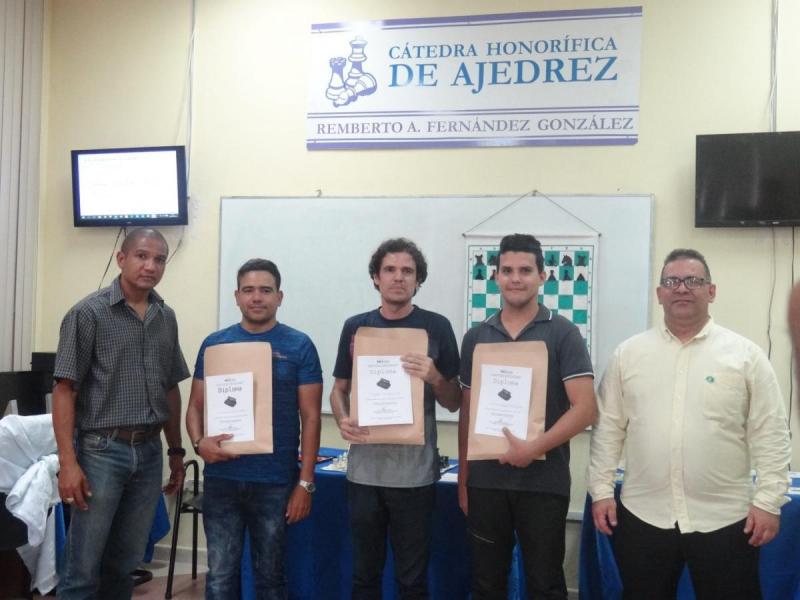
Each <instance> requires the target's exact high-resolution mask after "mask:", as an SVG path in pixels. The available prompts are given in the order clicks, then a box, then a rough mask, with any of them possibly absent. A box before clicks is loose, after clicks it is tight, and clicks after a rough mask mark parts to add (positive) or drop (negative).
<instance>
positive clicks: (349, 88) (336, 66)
mask: <svg viewBox="0 0 800 600" xmlns="http://www.w3.org/2000/svg"><path fill="white" fill-rule="evenodd" d="M366 45H367V40H365V39H364V38H362V37H361V36H358V37H356V38H355V39H353V40H351V41H350V56H349V57H348V59H349V61H350V70H349V71H348V72H347V79H343V78H344V67H345V65H346V61H345V59H344V58H342V57H338V56H337V57H334V58H331V60H330V66H331V79H330V82H329V83H328V89H327V90H326V91H325V97H326V98H328V99H329V100H332V101H333V105H334V106H335V107H337V108H338V107H340V106H346V105H348V104H350V103H351V102H355V101H356V100H358V97H359V96H369V95H370V94H372V93H373V92H374V91H375V90H376V89H378V82H377V80H376V79H375V77H373V76H372V74H371V73H367V72H366V71H364V62H365V61H366V60H367V55H366V54H365V53H364V47H365V46H366ZM340 82H341V83H342V85H341V86H340V85H339V83H340Z"/></svg>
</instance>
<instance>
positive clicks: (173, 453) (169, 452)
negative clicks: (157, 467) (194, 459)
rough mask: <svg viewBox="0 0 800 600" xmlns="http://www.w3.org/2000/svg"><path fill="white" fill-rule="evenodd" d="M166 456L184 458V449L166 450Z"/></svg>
mask: <svg viewBox="0 0 800 600" xmlns="http://www.w3.org/2000/svg"><path fill="white" fill-rule="evenodd" d="M167 456H186V449H185V448H181V447H180V446H176V447H175V448H170V449H169V450H167Z"/></svg>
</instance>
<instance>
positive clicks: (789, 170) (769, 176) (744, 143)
mask: <svg viewBox="0 0 800 600" xmlns="http://www.w3.org/2000/svg"><path fill="white" fill-rule="evenodd" d="M696 158H697V170H696V173H695V226H696V227H759V226H774V225H790V226H794V225H800V131H781V132H772V133H730V134H717V135H698V136H697V154H696Z"/></svg>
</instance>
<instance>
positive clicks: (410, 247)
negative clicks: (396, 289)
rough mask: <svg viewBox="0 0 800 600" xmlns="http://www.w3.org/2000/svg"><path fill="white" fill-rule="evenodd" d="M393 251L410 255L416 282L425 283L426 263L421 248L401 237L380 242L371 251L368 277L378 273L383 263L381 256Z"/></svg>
mask: <svg viewBox="0 0 800 600" xmlns="http://www.w3.org/2000/svg"><path fill="white" fill-rule="evenodd" d="M395 252H405V253H406V254H408V255H410V256H411V258H412V259H413V260H414V266H415V267H416V269H417V284H418V285H422V284H423V283H425V280H426V279H427V278H428V263H427V261H426V260H425V256H424V255H423V254H422V250H420V249H419V248H418V247H417V245H416V244H415V243H414V242H412V241H411V240H409V239H407V238H402V237H401V238H392V239H390V240H386V241H384V242H382V243H381V245H380V246H378V249H377V250H375V252H373V253H372V258H370V259H369V277H370V279H373V278H374V277H375V276H376V275H377V274H378V273H380V270H381V264H383V258H384V257H385V256H386V255H387V254H393V253H395ZM373 285H374V283H373ZM375 289H376V290H377V289H378V286H377V285H376V286H375Z"/></svg>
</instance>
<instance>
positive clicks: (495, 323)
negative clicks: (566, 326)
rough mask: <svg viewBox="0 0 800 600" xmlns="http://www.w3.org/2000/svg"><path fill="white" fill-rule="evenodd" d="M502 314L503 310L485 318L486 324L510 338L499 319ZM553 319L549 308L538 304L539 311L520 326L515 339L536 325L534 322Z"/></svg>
mask: <svg viewBox="0 0 800 600" xmlns="http://www.w3.org/2000/svg"><path fill="white" fill-rule="evenodd" d="M501 314H503V311H502V310H501V311H500V312H496V313H495V314H493V315H492V316H491V317H489V318H488V319H486V324H487V325H489V326H490V327H494V328H495V329H496V330H497V331H499V332H500V333H502V334H503V335H504V336H506V337H507V338H508V339H511V336H510V335H509V334H508V331H506V328H505V327H503V321H502V320H501V319H500V315H501ZM552 320H553V313H551V312H550V309H549V308H547V307H546V306H545V305H544V304H539V312H537V313H536V316H535V317H534V318H533V321H531V322H530V323H528V324H527V325H526V326H525V327H523V328H522V331H520V332H519V335H517V339H519V338H520V337H521V336H522V334H524V333H525V332H526V331H528V329H530V328H531V327H533V326H534V325H536V323H541V322H542V321H552Z"/></svg>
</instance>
